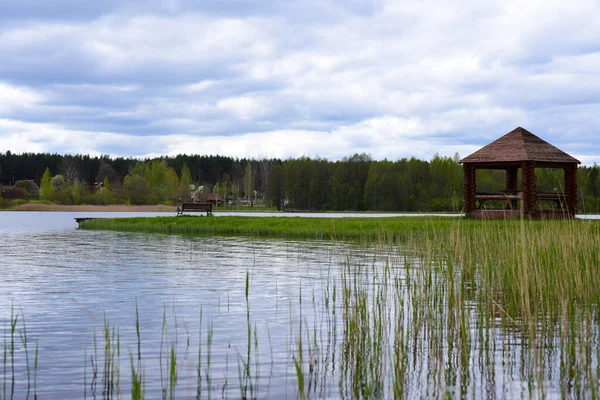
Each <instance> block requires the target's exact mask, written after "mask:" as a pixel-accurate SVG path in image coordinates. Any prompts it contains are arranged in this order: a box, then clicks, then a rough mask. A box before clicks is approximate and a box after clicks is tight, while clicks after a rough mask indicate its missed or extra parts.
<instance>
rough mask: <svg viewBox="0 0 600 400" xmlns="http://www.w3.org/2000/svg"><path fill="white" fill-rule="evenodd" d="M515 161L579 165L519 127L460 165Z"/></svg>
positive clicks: (465, 159)
mask: <svg viewBox="0 0 600 400" xmlns="http://www.w3.org/2000/svg"><path fill="white" fill-rule="evenodd" d="M515 161H537V162H548V163H560V164H564V163H577V164H581V162H580V161H579V160H577V159H576V158H573V157H571V156H570V155H568V154H567V153H565V152H564V151H562V150H560V149H558V148H556V147H554V146H552V145H551V144H550V143H548V142H546V141H545V140H543V139H540V138H539V137H537V136H536V135H534V134H533V133H531V132H529V131H528V130H527V129H524V128H521V127H518V128H517V129H515V130H514V131H512V132H509V133H507V134H506V135H504V136H502V137H501V138H499V139H497V140H495V141H493V142H492V143H490V144H488V145H487V146H485V147H483V148H481V149H479V150H477V151H476V152H475V153H473V154H471V155H470V156H468V157H465V158H463V159H462V160H460V163H496V162H515Z"/></svg>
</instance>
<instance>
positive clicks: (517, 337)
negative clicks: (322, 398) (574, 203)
mask: <svg viewBox="0 0 600 400" xmlns="http://www.w3.org/2000/svg"><path fill="white" fill-rule="evenodd" d="M399 245H400V247H399V248H401V249H402V251H403V252H404V253H403V255H404V260H403V261H402V262H401V263H399V265H392V266H390V264H389V263H388V264H386V265H385V266H384V267H381V266H375V265H373V266H366V265H356V264H352V263H350V262H346V263H345V265H344V268H342V274H341V277H340V280H339V282H340V283H341V286H342V289H341V293H342V295H341V299H340V302H339V303H338V304H335V305H334V306H333V307H331V308H329V307H328V308H326V309H325V311H326V312H329V316H330V317H331V316H332V311H331V310H335V309H341V316H340V319H341V325H342V327H343V328H342V329H341V330H340V331H337V332H336V333H335V334H336V335H337V341H338V342H339V343H340V344H341V346H342V351H341V359H340V364H339V366H338V367H339V368H340V369H339V370H338V371H339V374H338V376H337V378H338V379H339V392H338V394H340V395H342V396H343V397H352V398H355V397H356V398H387V397H392V396H394V397H413V396H419V395H422V394H423V393H425V394H426V397H429V396H438V395H439V394H441V393H445V394H446V395H447V396H448V397H490V396H497V395H498V394H500V395H501V397H504V396H511V393H512V394H513V395H514V393H517V394H518V395H519V396H526V397H533V396H535V397H542V398H543V397H547V396H562V397H596V396H597V393H598V389H599V383H598V380H597V378H598V377H599V376H600V375H599V372H600V346H599V345H598V343H597V341H596V340H595V338H596V337H598V336H599V335H600V324H599V320H600V319H599V318H598V309H599V308H598V306H599V305H600V286H599V285H597V282H598V281H599V280H598V278H600V260H599V257H600V229H599V227H598V225H597V224H596V223H588V222H584V221H519V220H513V221H476V224H475V223H473V221H456V222H455V225H454V226H453V227H452V229H450V230H448V231H444V230H440V231H436V230H435V229H432V230H431V232H428V233H427V234H425V235H423V234H419V235H415V236H414V237H412V238H408V240H407V241H406V242H401V243H399ZM400 257H402V255H399V257H398V258H400ZM327 310H329V311H327ZM315 324H316V323H315ZM306 331H307V332H308V331H310V327H309V328H307V329H306ZM298 335H299V336H300V335H302V333H299V334H298ZM302 336H303V337H300V338H296V343H297V346H296V348H295V349H296V350H295V354H294V356H293V357H294V360H295V365H296V366H295V369H296V371H297V377H298V379H299V380H300V379H301V380H302V381H299V384H298V392H299V397H302V398H306V397H310V394H311V393H310V391H307V390H306V383H307V382H309V381H310V380H309V379H307V376H306V375H307V374H305V373H304V371H305V370H306V369H303V368H302V366H301V365H299V364H300V363H302V362H304V364H305V365H306V364H308V362H307V361H306V360H307V357H306V353H307V350H306V346H305V345H304V344H305V343H307V342H309V340H310V335H308V334H305V335H302ZM311 362H313V361H311ZM318 362H319V363H323V362H326V360H325V359H324V358H322V359H320V360H318ZM557 377H560V378H559V379H557ZM523 388H525V392H523V390H522V389H523ZM556 388H558V389H556ZM511 391H514V392H511ZM315 397H317V396H315Z"/></svg>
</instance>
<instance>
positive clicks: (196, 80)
mask: <svg viewBox="0 0 600 400" xmlns="http://www.w3.org/2000/svg"><path fill="white" fill-rule="evenodd" d="M48 4H49V3H47V2H42V1H24V2H19V3H15V4H13V5H11V7H10V9H9V7H8V5H7V4H6V3H0V58H1V59H2V60H3V62H2V63H0V121H2V123H0V151H6V150H11V151H58V152H66V151H70V152H73V151H75V150H77V151H79V152H90V153H94V152H95V153H107V152H108V153H112V154H116V155H126V156H127V155H136V156H143V155H149V154H166V153H170V154H172V153H174V152H181V151H184V150H185V151H187V152H198V153H208V154H216V153H220V154H225V155H235V156H250V157H251V156H261V155H264V154H265V153H270V154H273V155H276V156H279V157H288V156H301V155H305V154H308V155H320V156H324V157H328V158H341V157H343V156H347V155H351V154H352V153H354V152H363V151H364V152H367V153H371V154H372V155H373V156H375V157H387V158H390V159H395V158H399V157H410V156H412V155H415V156H419V157H423V158H430V157H431V156H432V155H433V154H434V153H436V152H437V153H440V154H444V155H453V153H454V152H455V151H460V152H461V154H463V155H464V152H465V151H467V152H468V151H472V150H475V149H477V148H478V147H480V146H482V145H485V144H487V143H488V142H489V141H491V140H493V139H495V138H496V137H498V136H500V135H502V134H504V133H506V132H508V131H510V130H512V129H513V128H514V127H516V126H518V125H521V126H524V127H526V128H528V129H529V130H531V131H533V132H534V133H536V134H538V135H539V136H542V137H543V138H545V139H547V140H548V141H550V142H552V143H553V144H555V145H557V146H558V147H561V148H563V149H564V150H567V151H569V152H571V153H573V155H575V156H579V157H582V158H583V159H584V160H585V161H586V162H600V143H598V140H597V134H598V131H599V128H600V117H599V116H600V102H599V100H598V96H597V93H599V92H600V76H599V75H598V74H597V71H598V69H599V67H600V25H599V24H597V21H598V20H600V7H599V5H598V3H597V1H593V0H582V1H579V2H576V3H571V4H567V5H565V4H563V3H562V2H559V1H557V0H550V1H546V2H543V3H541V2H529V3H527V4H523V3H522V2H520V1H516V0H514V1H494V2H486V3H485V4H483V3H480V2H476V1H472V2H470V1H467V2H464V1H458V0H456V1H446V2H440V1H434V0H425V1H422V2H395V1H383V0H382V1H378V0H377V1H354V0H352V1H341V0H340V1H338V0H335V1H333V0H330V1H321V2H316V1H312V0H296V1H285V2H284V1H258V2H247V1H243V0H221V1H208V2H191V1H177V0H172V1H166V2H165V1H150V2H142V1H141V0H140V1H126V2H122V1H119V2H117V1H103V2H97V3H94V4H92V3H90V4H86V3H81V2H75V1H72V0H71V1H67V0H59V1H57V2H53V4H52V7H51V6H49V5H48ZM36 129H37V130H40V129H41V130H42V131H44V132H50V133H51V134H48V135H45V136H41V137H37V136H35V131H36ZM53 135H54V136H55V137H56V138H57V139H53ZM78 137H80V138H83V139H80V140H79V139H76V138H78ZM136 137H145V138H146V140H145V141H144V145H143V146H140V142H141V141H140V140H136V139H135V138H136ZM177 137H185V138H186V141H188V142H189V141H190V140H192V139H193V140H195V138H198V140H197V143H198V145H197V146H196V147H193V146H188V147H187V148H180V147H178V146H174V145H172V143H173V138H177ZM233 140H235V142H236V143H235V144H233V142H232V141H233ZM207 145H209V146H207ZM210 146H212V147H210Z"/></svg>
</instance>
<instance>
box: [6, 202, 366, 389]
mask: <svg viewBox="0 0 600 400" xmlns="http://www.w3.org/2000/svg"><path fill="white" fill-rule="evenodd" d="M89 215H90V213H42V212H39V213H37V212H27V213H17V212H0V265H1V266H2V272H1V274H2V275H1V276H2V279H0V322H1V323H2V325H3V326H7V324H9V320H10V315H11V310H12V312H13V313H15V314H18V315H19V318H21V315H24V316H25V322H26V327H27V336H28V338H29V340H30V341H31V342H32V343H37V344H38V345H39V354H40V356H39V366H38V370H37V392H38V395H39V396H40V398H81V397H82V396H83V394H84V392H83V390H84V388H83V387H84V381H87V384H88V385H87V386H88V388H87V394H88V395H90V389H89V385H90V380H91V378H90V377H91V376H92V372H91V370H92V362H91V359H90V357H93V352H94V350H93V345H94V335H96V336H97V338H98V343H99V345H98V346H99V350H98V353H99V356H101V355H102V353H103V348H102V346H103V345H102V343H103V342H102V340H101V339H103V338H102V334H103V333H102V329H103V321H104V319H105V318H106V319H107V320H108V321H109V323H110V325H111V326H115V327H116V328H117V329H118V331H119V334H120V347H121V357H120V368H121V370H122V374H121V381H122V382H121V385H122V387H123V388H124V389H123V390H122V391H123V392H124V393H128V391H129V383H128V382H129V379H130V373H129V371H130V370H129V368H130V362H129V357H130V354H133V355H134V357H135V356H136V355H137V341H136V334H135V320H136V304H137V306H138V308H139V315H140V325H141V339H142V356H143V360H144V372H145V387H146V391H147V393H149V394H150V398H156V397H157V395H159V394H160V389H161V374H160V367H159V362H158V359H159V353H160V347H161V338H162V341H163V347H165V348H166V347H168V346H171V345H172V344H174V343H175V342H177V349H178V366H179V368H181V369H180V371H179V377H178V386H177V388H178V390H177V393H179V395H180V396H181V395H183V396H184V397H187V395H188V394H189V393H188V392H189V391H192V393H194V394H195V391H196V371H195V368H196V365H197V360H198V341H199V338H198V335H199V333H202V334H203V335H204V337H205V339H204V340H206V334H207V328H208V324H209V321H210V322H212V324H213V329H214V332H213V345H212V349H211V351H212V365H211V373H212V375H214V377H215V378H214V385H215V386H218V391H217V393H219V394H221V391H222V389H223V384H224V382H225V380H226V379H227V380H228V384H227V385H226V386H225V389H223V390H226V391H227V393H228V395H229V397H232V398H237V397H239V389H238V380H237V376H238V354H245V352H246V343H247V321H246V300H245V279H246V274H247V273H248V274H249V281H250V282H249V283H250V290H249V306H250V310H251V314H250V317H251V323H252V324H253V325H254V324H256V329H257V330H258V337H259V338H260V340H259V343H258V345H259V348H260V354H262V357H263V359H264V361H263V362H264V365H261V366H260V369H261V375H264V379H262V380H261V387H260V389H259V393H260V394H261V397H274V398H277V397H282V396H283V397H285V396H289V397H290V398H294V397H295V390H296V386H295V384H294V382H295V372H294V370H293V365H292V362H291V358H290V352H289V342H290V335H291V334H292V332H290V329H291V326H290V324H289V323H288V322H289V321H290V319H291V318H297V317H296V315H297V314H298V313H299V310H300V308H299V305H298V299H299V295H300V293H301V290H302V291H303V293H304V296H305V297H306V298H307V299H310V297H311V296H312V295H313V292H314V293H315V296H320V295H321V287H320V285H321V282H322V281H323V278H324V277H326V276H327V274H334V275H337V268H338V265H340V263H342V262H343V261H344V260H346V258H347V257H350V258H356V260H357V262H368V263H371V262H372V261H373V255H372V254H369V252H368V251H366V250H365V249H356V248H352V247H350V246H348V245H342V244H332V243H328V242H315V241H311V242H296V241H284V240H251V239H242V238H219V237H213V238H189V237H181V236H166V235H156V234H135V233H115V232H96V231H80V230H77V229H76V228H75V226H76V224H75V222H74V218H75V217H81V216H89ZM109 215H110V216H115V215H116V214H115V213H111V214H109ZM132 215H134V214H123V216H132ZM135 215H136V216H140V215H148V216H150V215H157V214H141V213H136V214H135ZM166 215H170V214H166ZM93 216H96V217H99V216H103V214H100V213H94V214H93ZM201 310H202V313H203V326H202V327H200V321H199V319H200V312H201ZM165 315H166V322H167V325H166V328H167V334H166V335H165V334H161V332H162V331H163V322H164V320H165V317H164V316H165ZM308 318H310V315H308ZM167 341H168V342H169V344H168V345H167ZM188 343H189V345H188ZM34 346H35V345H34V344H30V352H31V353H33V350H31V348H32V347H34ZM17 347H19V348H20V346H17ZM204 351H206V349H204ZM18 356H19V358H18V360H19V362H18V363H17V364H18V365H17V371H18V372H19V373H18V374H17V382H16V388H17V390H16V393H18V394H19V395H18V396H17V397H19V398H20V397H22V396H23V395H24V388H25V387H26V381H25V380H24V379H25V377H26V376H25V375H26V374H25V373H24V365H23V359H22V357H23V356H24V354H23V353H22V352H21V353H20V354H18ZM84 356H85V357H86V358H87V360H84ZM30 357H32V354H30ZM165 360H166V359H165ZM165 364H166V361H165ZM1 372H2V371H1V370H0V373H1ZM84 375H85V377H84ZM99 379H100V377H99ZM9 380H10V378H9ZM0 385H1V382H0ZM99 386H100V385H99ZM96 394H97V395H98V396H100V395H101V393H100V390H98V393H96ZM100 397H101V396H100Z"/></svg>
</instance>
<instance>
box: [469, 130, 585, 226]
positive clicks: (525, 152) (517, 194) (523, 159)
mask: <svg viewBox="0 0 600 400" xmlns="http://www.w3.org/2000/svg"><path fill="white" fill-rule="evenodd" d="M460 163H462V164H463V171H464V208H465V214H466V215H467V216H471V217H475V218H506V217H512V216H515V215H520V214H522V215H524V216H526V217H530V218H536V217H547V218H570V217H573V216H574V215H575V213H576V212H577V165H578V164H580V163H581V162H580V161H579V160H577V159H575V158H573V157H571V156H570V155H568V154H567V153H565V152H564V151H562V150H560V149H558V148H556V147H554V146H552V145H551V144H550V143H548V142H546V141H544V140H542V139H540V138H539V137H537V136H536V135H534V134H533V133H531V132H529V131H527V130H526V129H523V128H521V127H519V128H517V129H515V130H514V131H512V132H509V133H507V134H506V135H504V136H502V137H501V138H499V139H497V140H495V141H494V142H492V143H490V144H488V145H487V146H485V147H483V148H482V149H480V150H478V151H476V152H475V153H473V154H471V155H470V156H468V157H465V158H463V159H462V160H460ZM536 168H558V169H562V170H563V171H564V188H561V190H560V191H558V190H555V191H554V192H552V193H542V192H537V191H536V185H535V169H536ZM479 169H495V170H505V171H506V187H505V190H504V191H502V192H500V193H478V192H477V183H476V176H477V170H479ZM519 169H521V188H519V187H518V183H519V179H518V172H519ZM563 190H564V191H563ZM487 200H495V201H501V202H503V204H504V207H503V209H501V210H498V209H496V210H489V209H486V208H485V206H484V204H485V201H487ZM541 201H550V202H552V203H553V204H554V206H553V207H552V208H551V209H544V208H542V207H541V205H540V203H541Z"/></svg>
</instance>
